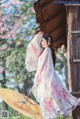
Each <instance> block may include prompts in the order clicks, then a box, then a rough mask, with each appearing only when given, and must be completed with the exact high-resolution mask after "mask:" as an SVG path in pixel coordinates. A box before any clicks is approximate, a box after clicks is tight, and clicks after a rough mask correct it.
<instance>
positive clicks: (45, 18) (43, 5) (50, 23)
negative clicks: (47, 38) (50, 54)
mask: <svg viewBox="0 0 80 119" xmlns="http://www.w3.org/2000/svg"><path fill="white" fill-rule="evenodd" d="M34 8H35V11H36V20H37V22H38V23H39V24H40V29H41V31H44V32H48V33H51V35H52V36H53V46H54V48H55V49H57V48H59V47H61V45H62V44H65V46H66V45H67V37H66V36H67V35H66V8H65V6H64V5H58V4H53V0H48V1H47V0H46V1H42V0H40V1H38V2H36V3H35V4H34Z"/></svg>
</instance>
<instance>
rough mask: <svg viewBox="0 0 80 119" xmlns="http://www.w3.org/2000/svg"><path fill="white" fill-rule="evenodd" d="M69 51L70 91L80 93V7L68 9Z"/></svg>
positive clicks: (69, 7)
mask: <svg viewBox="0 0 80 119" xmlns="http://www.w3.org/2000/svg"><path fill="white" fill-rule="evenodd" d="M67 25H68V36H67V39H68V40H67V46H68V47H67V50H68V77H69V89H70V91H80V7H79V6H68V7H67Z"/></svg>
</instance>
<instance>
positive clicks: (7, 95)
mask: <svg viewBox="0 0 80 119" xmlns="http://www.w3.org/2000/svg"><path fill="white" fill-rule="evenodd" d="M0 97H1V98H2V99H3V100H4V101H5V102H6V103H7V104H8V105H9V106H11V107H12V108H14V109H15V110H16V111H18V112H20V113H21V114H23V115H25V116H27V117H30V118H31V119H42V115H41V112H40V107H39V105H38V104H37V103H36V102H35V101H33V100H32V99H30V98H29V97H27V96H24V95H22V94H21V93H19V92H17V91H14V90H11V89H7V88H1V89H0Z"/></svg>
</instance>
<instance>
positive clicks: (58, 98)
mask: <svg viewBox="0 0 80 119" xmlns="http://www.w3.org/2000/svg"><path fill="white" fill-rule="evenodd" d="M38 40H39V39H37V38H36V40H35V39H34V40H32V42H33V45H34V46H33V45H32V43H30V44H29V46H28V51H30V52H28V54H30V56H28V57H27V60H28V61H29V64H27V65H26V68H27V70H28V68H29V71H32V70H35V69H36V70H37V71H36V74H35V78H34V83H33V87H32V93H33V95H34V96H35V98H36V100H37V101H38V102H39V104H40V109H41V114H42V116H43V119H53V118H56V117H58V116H59V115H63V116H64V117H65V116H67V115H68V114H69V112H71V111H72V110H73V109H75V108H76V106H77V105H80V99H78V98H76V97H74V96H72V95H71V94H70V92H69V91H68V90H67V89H66V88H65V87H64V85H63V83H62V81H61V80H60V78H59V77H58V75H57V73H56V71H55V69H54V65H53V60H52V51H51V49H50V48H49V47H48V48H45V49H44V51H43V50H42V49H40V46H39V44H37V45H35V44H34V41H37V42H38ZM36 46H37V47H36ZM34 47H35V48H34ZM37 48H39V50H38V49H37ZM34 49H35V50H36V51H34ZM31 50H32V52H31ZM33 51H34V52H33ZM38 51H39V52H38ZM37 52H38V53H39V54H38V53H37ZM31 53H32V55H31ZM33 54H35V55H33ZM34 56H35V57H37V61H35V60H36V58H35V57H34ZM30 58H32V60H30ZM34 61H35V62H34ZM33 62H34V64H35V63H37V67H34V66H35V65H34V64H33ZM27 63H28V62H27ZM27 66H28V67H27ZM31 68H32V69H31Z"/></svg>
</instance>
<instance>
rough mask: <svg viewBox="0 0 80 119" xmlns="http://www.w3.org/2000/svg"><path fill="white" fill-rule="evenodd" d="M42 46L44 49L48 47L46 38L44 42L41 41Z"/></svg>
mask: <svg viewBox="0 0 80 119" xmlns="http://www.w3.org/2000/svg"><path fill="white" fill-rule="evenodd" d="M41 46H42V47H43V48H46V47H48V43H47V41H46V40H45V39H44V38H43V39H42V41H41Z"/></svg>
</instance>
